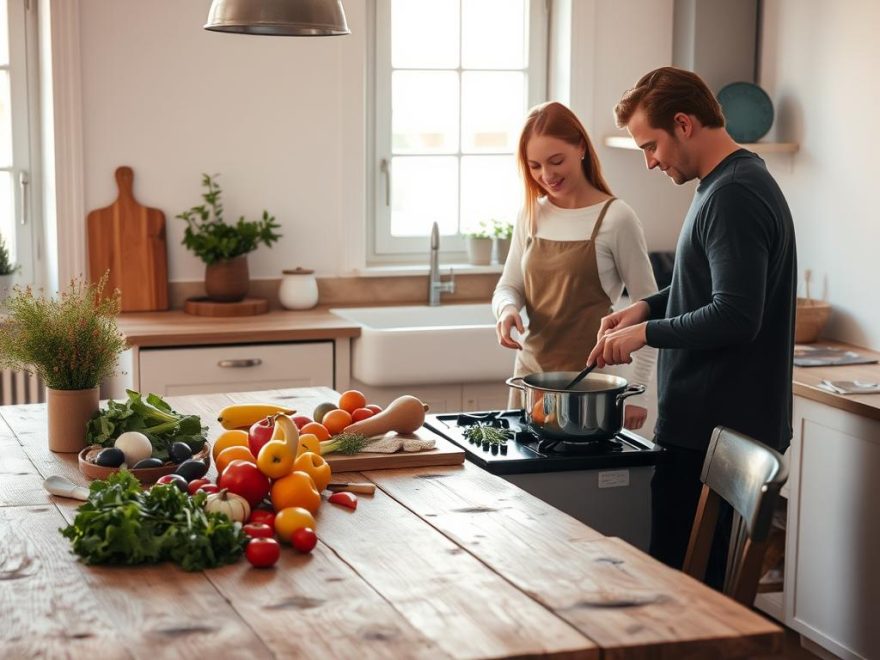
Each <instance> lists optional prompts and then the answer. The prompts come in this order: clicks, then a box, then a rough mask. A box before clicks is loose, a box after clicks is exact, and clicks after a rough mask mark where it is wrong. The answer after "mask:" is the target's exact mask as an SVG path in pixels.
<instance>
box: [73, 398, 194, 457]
mask: <svg viewBox="0 0 880 660" xmlns="http://www.w3.org/2000/svg"><path fill="white" fill-rule="evenodd" d="M126 392H127V394H128V400H127V401H124V402H117V401H113V400H110V401H108V402H107V408H106V409H104V410H100V411H98V412H97V413H95V415H94V416H93V417H92V419H91V420H89V424H88V426H87V427H86V440H87V441H88V442H89V443H90V444H96V445H102V446H104V447H112V446H113V443H114V442H115V441H116V438H118V437H119V436H120V434H122V433H124V432H125V431H140V432H141V433H143V434H144V435H145V436H147V438H149V439H150V443H152V445H153V454H152V456H153V457H154V458H159V459H162V460H163V461H165V460H168V450H169V449H170V448H171V445H172V443H175V442H185V443H186V444H188V445H189V447H190V449H192V451H193V453H196V452H198V451H200V450H201V449H202V447H204V446H205V441H206V434H207V432H208V428H207V427H206V426H202V421H201V419H200V418H199V416H198V415H181V414H180V413H177V412H175V411H174V410H172V409H171V406H169V405H168V404H167V403H166V402H165V401H164V400H163V399H162V398H161V397H159V396H157V395H155V394H148V395H147V397H146V399H144V397H142V396H141V394H140V393H138V392H134V391H132V390H126Z"/></svg>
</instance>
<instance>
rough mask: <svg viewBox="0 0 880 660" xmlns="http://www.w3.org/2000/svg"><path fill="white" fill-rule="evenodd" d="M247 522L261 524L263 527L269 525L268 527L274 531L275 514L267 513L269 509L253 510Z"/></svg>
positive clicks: (272, 512)
mask: <svg viewBox="0 0 880 660" xmlns="http://www.w3.org/2000/svg"><path fill="white" fill-rule="evenodd" d="M248 522H250V523H263V524H264V525H269V527H271V528H272V529H275V512H274V511H269V509H254V510H253V511H251V515H250V517H249V518H248Z"/></svg>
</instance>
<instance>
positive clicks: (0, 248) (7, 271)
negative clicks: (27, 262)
mask: <svg viewBox="0 0 880 660" xmlns="http://www.w3.org/2000/svg"><path fill="white" fill-rule="evenodd" d="M19 268H21V266H18V265H14V264H13V263H12V262H11V261H10V260H9V250H8V249H7V247H6V241H4V240H3V236H0V302H3V300H4V299H5V298H6V296H7V295H8V294H9V291H10V289H11V288H12V280H13V279H14V278H15V273H16V272H18V269H19Z"/></svg>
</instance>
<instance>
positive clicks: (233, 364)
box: [217, 358, 263, 369]
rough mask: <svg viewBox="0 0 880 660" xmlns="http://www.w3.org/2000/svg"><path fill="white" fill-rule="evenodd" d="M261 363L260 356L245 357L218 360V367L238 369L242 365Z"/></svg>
mask: <svg viewBox="0 0 880 660" xmlns="http://www.w3.org/2000/svg"><path fill="white" fill-rule="evenodd" d="M261 364H263V361H262V360H261V359H260V358H245V359H243V360H220V362H218V363H217V366H218V367H222V368H223V369H240V368H242V367H259V366H260V365H261Z"/></svg>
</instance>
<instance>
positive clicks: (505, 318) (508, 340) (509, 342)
mask: <svg viewBox="0 0 880 660" xmlns="http://www.w3.org/2000/svg"><path fill="white" fill-rule="evenodd" d="M514 327H515V328H516V329H517V330H518V331H519V333H520V334H521V335H522V334H523V333H524V332H525V329H524V328H523V322H522V317H520V315H519V311H518V310H517V309H516V307H514V306H513V305H508V306H507V307H505V308H504V309H502V310H501V316H500V317H499V318H498V323H496V324H495V334H496V335H498V343H499V344H501V345H502V346H504V348H515V349H517V350H520V351H521V350H522V346H520V344H519V342H517V341H515V340H514V339H513V337H511V336H510V331H511V328H514Z"/></svg>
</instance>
